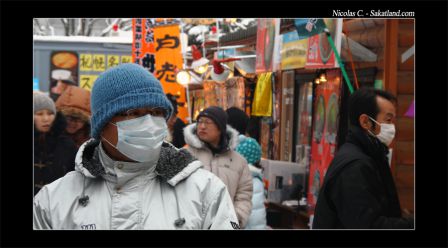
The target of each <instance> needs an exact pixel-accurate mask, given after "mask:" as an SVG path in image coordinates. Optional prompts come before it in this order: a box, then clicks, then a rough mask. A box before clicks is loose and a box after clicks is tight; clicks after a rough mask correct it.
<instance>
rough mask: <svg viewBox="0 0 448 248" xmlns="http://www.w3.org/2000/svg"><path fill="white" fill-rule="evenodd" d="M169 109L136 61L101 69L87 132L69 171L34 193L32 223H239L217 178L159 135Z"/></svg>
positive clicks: (96, 226)
mask: <svg viewBox="0 0 448 248" xmlns="http://www.w3.org/2000/svg"><path fill="white" fill-rule="evenodd" d="M172 111H173V108H172V106H171V104H170V102H169V101H168V99H167V98H166V96H165V94H164V93H163V89H162V85H161V83H160V81H158V80H157V78H155V77H154V76H153V75H152V74H151V73H150V72H148V70H146V69H145V68H143V67H141V66H140V65H137V64H133V63H126V64H121V65H118V66H116V67H113V68H111V69H108V70H107V71H106V72H103V73H102V74H101V75H100V76H99V77H98V79H97V80H96V81H95V84H94V86H93V89H92V104H91V112H92V118H91V128H92V139H91V140H89V141H87V142H85V143H84V144H83V145H82V146H81V147H80V148H79V150H78V153H77V155H76V168H75V169H76V171H73V172H70V173H68V174H67V175H65V176H64V177H63V178H60V179H58V180H56V181H55V182H53V183H51V184H48V185H46V186H44V187H43V188H42V189H41V191H40V192H39V193H38V194H37V195H36V196H35V197H34V208H33V218H34V219H33V220H34V221H33V227H34V229H81V230H93V229H114V230H115V229H120V230H122V229H132V230H141V229H166V230H176V229H205V230H207V229H230V230H233V229H239V225H238V219H237V217H236V214H235V211H234V210H233V208H232V200H231V199H230V195H229V193H228V192H227V189H226V186H225V185H224V183H223V182H222V181H221V180H220V179H219V178H218V177H217V176H215V175H214V174H213V173H211V172H209V171H207V170H204V169H202V168H201V167H202V164H201V162H200V161H198V160H197V159H196V158H194V157H193V156H191V154H190V153H189V152H188V151H187V150H185V149H177V148H175V147H174V146H173V145H171V144H170V143H167V142H164V141H163V140H164V139H165V138H166V135H167V132H168V128H167V124H166V120H167V119H168V118H169V117H170V116H171V113H172Z"/></svg>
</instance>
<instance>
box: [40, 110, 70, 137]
mask: <svg viewBox="0 0 448 248" xmlns="http://www.w3.org/2000/svg"><path fill="white" fill-rule="evenodd" d="M66 127H67V121H66V120H65V117H64V115H63V114H62V113H61V112H57V113H56V117H55V119H54V121H53V124H52V125H51V129H50V131H49V132H48V134H49V135H51V136H54V137H58V136H59V135H61V134H63V133H64V131H65V128H66ZM40 134H41V132H40V131H39V130H37V129H36V126H34V137H37V136H39V135H40Z"/></svg>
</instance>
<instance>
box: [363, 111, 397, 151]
mask: <svg viewBox="0 0 448 248" xmlns="http://www.w3.org/2000/svg"><path fill="white" fill-rule="evenodd" d="M369 118H370V119H371V120H372V121H374V122H375V123H376V124H378V125H380V126H381V130H380V133H379V134H378V135H375V136H376V137H377V138H378V139H379V140H380V141H381V142H383V143H384V144H385V145H386V146H389V145H390V143H392V140H393V139H394V137H395V125H394V124H387V123H379V122H377V121H376V120H375V119H373V118H372V117H370V116H369ZM369 132H370V130H369ZM370 133H371V134H372V135H374V134H373V133H372V132H370Z"/></svg>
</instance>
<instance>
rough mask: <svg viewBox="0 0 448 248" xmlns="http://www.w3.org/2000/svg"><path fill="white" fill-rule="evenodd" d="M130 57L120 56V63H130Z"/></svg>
mask: <svg viewBox="0 0 448 248" xmlns="http://www.w3.org/2000/svg"><path fill="white" fill-rule="evenodd" d="M131 60H132V56H121V63H122V64H124V63H131V62H132V61H131Z"/></svg>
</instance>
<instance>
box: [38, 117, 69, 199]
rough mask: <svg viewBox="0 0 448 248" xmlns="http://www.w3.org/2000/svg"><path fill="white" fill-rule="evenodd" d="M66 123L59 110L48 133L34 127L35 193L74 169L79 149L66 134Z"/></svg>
mask: <svg viewBox="0 0 448 248" xmlns="http://www.w3.org/2000/svg"><path fill="white" fill-rule="evenodd" d="M66 125H67V123H66V121H65V118H64V116H63V115H62V114H61V113H59V112H58V113H57V114H56V118H55V120H54V122H53V125H52V127H51V129H50V131H49V132H48V133H41V132H39V131H38V130H37V129H36V128H34V194H37V192H39V190H40V189H41V188H42V187H43V186H44V185H45V184H49V183H51V182H53V181H54V180H56V179H58V178H60V177H62V176H64V175H65V174H66V173H67V172H69V171H72V170H74V167H75V156H76V152H77V151H78V149H77V148H76V145H75V143H74V142H73V140H72V139H71V138H70V137H68V136H67V135H65V134H64V130H65V127H66Z"/></svg>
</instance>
